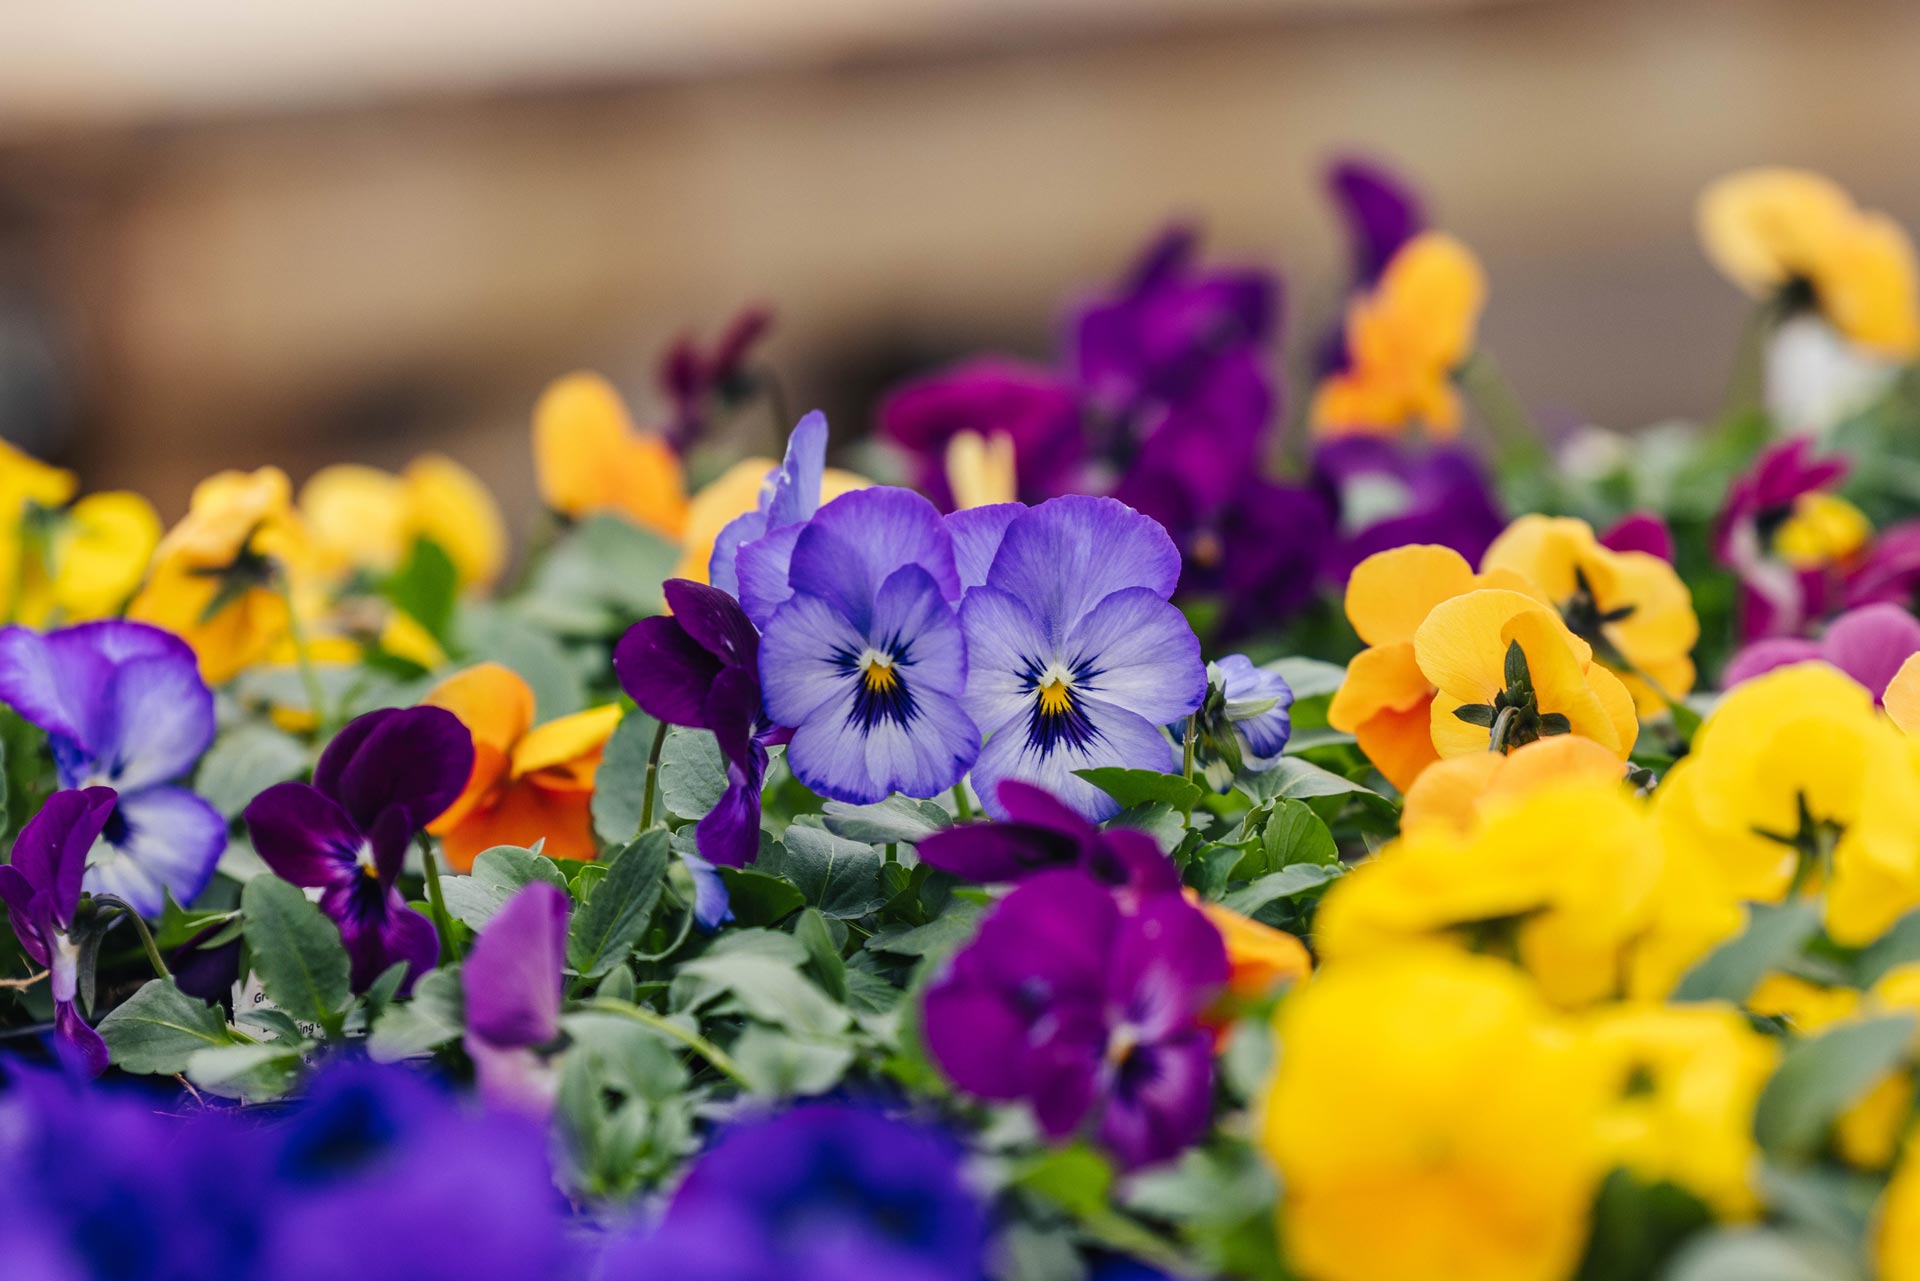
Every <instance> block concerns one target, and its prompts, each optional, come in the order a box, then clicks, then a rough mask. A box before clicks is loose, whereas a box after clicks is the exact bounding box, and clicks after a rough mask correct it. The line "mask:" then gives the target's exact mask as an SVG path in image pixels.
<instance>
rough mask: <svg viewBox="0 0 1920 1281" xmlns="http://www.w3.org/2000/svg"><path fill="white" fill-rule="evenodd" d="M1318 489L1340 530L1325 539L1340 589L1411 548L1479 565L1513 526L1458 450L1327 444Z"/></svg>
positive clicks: (1317, 455) (1317, 468)
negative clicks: (1430, 548) (1381, 555)
mask: <svg viewBox="0 0 1920 1281" xmlns="http://www.w3.org/2000/svg"><path fill="white" fill-rule="evenodd" d="M1313 488H1314V492H1315V493H1316V494H1317V495H1318V496H1319V497H1320V499H1321V502H1322V503H1323V504H1324V509H1325V515H1326V517H1327V518H1328V519H1329V520H1330V521H1331V522H1332V523H1333V524H1334V525H1335V526H1336V527H1337V529H1329V530H1328V531H1327V532H1326V533H1325V534H1322V535H1321V541H1324V542H1327V543H1328V544H1329V545H1328V546H1327V549H1326V556H1325V559H1324V561H1323V564H1324V569H1325V574H1326V577H1327V578H1328V579H1330V580H1332V581H1333V582H1335V583H1344V582H1345V581H1346V579H1347V575H1348V574H1349V573H1351V572H1352V570H1353V567H1354V566H1355V565H1357V564H1359V563H1360V562H1361V561H1363V560H1365V559H1366V558H1367V557H1369V556H1371V555H1373V554H1374V553H1375V552H1381V551H1386V550H1388V549H1390V548H1394V547H1404V546H1405V545H1407V544H1408V543H1436V544H1439V545H1440V546H1443V547H1451V548H1453V549H1454V550H1455V551H1457V552H1459V553H1460V554H1461V555H1462V556H1463V557H1465V558H1466V559H1467V561H1468V562H1469V563H1472V564H1477V563H1478V562H1479V560H1480V557H1481V556H1482V555H1483V554H1484V553H1485V552H1486V549H1487V548H1488V546H1489V545H1491V544H1492V542H1493V540H1494V539H1495V538H1496V537H1498V536H1499V534H1500V531H1501V530H1502V529H1504V528H1505V527H1506V518H1505V517H1504V516H1503V515H1502V514H1501V512H1500V508H1499V504H1498V503H1497V502H1496V501H1495V498H1494V493H1493V486H1492V483H1491V482H1490V480H1489V479H1488V477H1487V474H1486V469H1485V468H1484V467H1482V466H1481V464H1480V462H1479V460H1478V459H1477V458H1475V457H1474V455H1473V454H1472V453H1471V452H1469V451H1468V450H1465V449H1462V448H1458V447H1453V446H1440V447H1431V448H1417V447H1413V446H1410V445H1409V444H1407V443H1406V442H1403V441H1399V440H1388V439H1383V438H1380V437H1374V436H1343V437H1340V438H1338V439H1335V440H1330V441H1325V442H1322V443H1321V444H1319V445H1318V446H1317V447H1316V448H1315V450H1314V456H1313ZM1330 535H1337V536H1334V537H1329V536H1330Z"/></svg>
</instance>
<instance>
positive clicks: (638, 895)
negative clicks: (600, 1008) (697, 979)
mask: <svg viewBox="0 0 1920 1281" xmlns="http://www.w3.org/2000/svg"><path fill="white" fill-rule="evenodd" d="M670 856H671V855H670V853H669V850H668V844H667V834H666V833H665V832H662V831H652V832H648V833H646V834H645V835H644V836H642V837H640V838H639V839H638V840H636V841H634V843H633V844H631V845H629V846H627V847H626V849H625V850H623V851H621V853H620V854H619V856H618V857H617V858H615V859H614V861H613V864H612V866H611V868H610V869H609V870H608V871H607V874H606V876H605V877H604V878H602V879H601V881H600V883H599V884H598V885H597V886H595V887H594V890H593V893H592V896H591V897H589V898H588V899H587V901H586V902H585V904H583V905H582V906H581V908H580V910H579V911H578V912H577V913H575V915H574V918H573V925H572V928H571V929H570V930H569V931H568V934H567V964H568V965H569V966H570V967H572V969H573V970H574V971H575V972H576V973H578V974H579V975H580V977H581V978H583V979H591V978H597V977H599V976H600V975H602V974H605V973H606V972H607V971H608V970H610V969H612V968H613V967H614V966H616V965H619V964H621V963H623V962H624V961H625V960H626V959H627V953H628V952H631V951H632V950H633V945H634V944H635V943H636V942H638V941H639V938H640V935H641V933H642V932H643V931H644V930H645V929H646V928H647V922H648V921H650V920H652V919H653V909H654V908H655V907H656V906H657V905H658V904H659V902H660V893H661V890H662V888H663V887H664V886H665V884H666V876H667V859H668V858H669V857H670Z"/></svg>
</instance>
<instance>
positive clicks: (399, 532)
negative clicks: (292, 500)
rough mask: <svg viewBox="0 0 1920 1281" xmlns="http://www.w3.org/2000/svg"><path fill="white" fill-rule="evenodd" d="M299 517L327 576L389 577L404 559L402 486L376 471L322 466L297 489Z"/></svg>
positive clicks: (349, 465) (346, 465)
mask: <svg viewBox="0 0 1920 1281" xmlns="http://www.w3.org/2000/svg"><path fill="white" fill-rule="evenodd" d="M300 517H301V519H302V520H303V521H304V522H305V524H306V527H307V532H308V534H309V535H310V536H311V538H312V540H313V547H314V552H315V554H316V555H317V556H318V557H319V558H320V565H321V569H322V572H324V573H326V574H327V575H328V576H329V577H335V576H340V575H345V574H349V573H351V572H352V571H354V570H356V569H364V570H368V571H370V572H372V573H376V574H385V573H390V572H392V570H393V569H394V568H395V567H396V566H398V565H399V563H400V560H401V558H402V557H403V556H405V555H406V552H407V542H408V538H407V498H406V486H405V484H403V483H402V482H401V480H400V478H399V477H398V476H393V475H390V474H388V473H387V472H383V471H381V470H380V469H379V468H377V467H362V466H360V465H359V464H358V463H339V464H336V465H334V466H332V467H322V468H321V469H320V470H319V471H317V472H315V473H314V474H313V475H312V476H311V477H309V478H308V480H307V483H306V484H304V485H302V486H301V487H300Z"/></svg>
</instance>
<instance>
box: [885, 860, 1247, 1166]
mask: <svg viewBox="0 0 1920 1281" xmlns="http://www.w3.org/2000/svg"><path fill="white" fill-rule="evenodd" d="M1226 980H1227V954H1226V949H1225V948H1224V946H1223V945H1222V944H1221V941H1220V934H1219V932H1218V931H1217V930H1215V929H1214V927H1213V926H1212V925H1211V924H1209V923H1208V921H1207V918H1206V917H1205V916H1203V915H1202V914H1201V913H1200V911H1199V910H1198V909H1197V908H1195V907H1194V906H1193V905H1191V904H1190V903H1188V902H1187V901H1186V900H1185V899H1183V898H1182V897H1181V896H1180V895H1178V894H1156V895H1151V896H1149V897H1147V898H1145V899H1144V900H1142V901H1140V902H1139V903H1138V904H1137V905H1136V906H1135V907H1134V908H1133V909H1132V910H1128V909H1127V908H1126V907H1124V906H1123V905H1122V903H1121V902H1120V900H1118V899H1117V898H1116V897H1115V896H1114V894H1113V892H1112V891H1111V890H1110V889H1109V888H1108V887H1107V886H1105V885H1103V884H1101V883H1100V882H1099V881H1097V880H1095V879H1093V878H1092V877H1091V876H1088V875H1087V874H1086V873H1085V872H1082V871H1079V870H1077V869H1067V870H1060V871H1051V872H1043V873H1041V874H1040V875H1038V876H1034V877H1031V878H1029V879H1027V880H1025V881H1023V882H1022V883H1021V884H1020V885H1019V886H1018V887H1017V888H1016V889H1014V891H1013V892H1012V893H1011V894H1009V895H1007V897H1006V898H1004V899H1002V900H1001V901H1000V902H999V903H998V904H997V905H995V906H994V908H993V909H992V910H991V911H989V912H988V913H987V915H986V917H985V918H984V919H983V920H982V921H981V923H980V928H979V930H978V932H977V933H976V934H975V935H974V938H973V941H972V942H971V943H969V944H968V945H967V946H966V947H965V948H964V949H962V950H961V951H960V952H959V953H958V954H957V955H955V956H954V958H953V959H952V961H951V962H950V963H949V964H948V966H947V968H946V970H945V972H944V973H943V974H941V976H940V977H939V978H938V979H936V980H935V981H934V983H933V985H932V986H931V987H930V988H928V990H927V994H926V997H925V1005H924V1008H923V1010H922V1015H921V1026H922V1029H923V1033H924V1035H925V1037H926V1043H927V1049H928V1052H929V1053H930V1054H931V1055H932V1056H933V1060H934V1062H936V1063H938V1064H939V1065H940V1068H941V1070H942V1071H944V1072H945V1073H946V1075H947V1077H948V1079H949V1080H951V1081H952V1082H953V1083H954V1084H955V1085H957V1086H958V1087H960V1088H961V1089H962V1090H965V1091H966V1092H967V1093H969V1094H973V1095H977V1096H979V1097H980V1098H985V1099H994V1100H1000V1101H1007V1102H1012V1101H1025V1102H1026V1103H1028V1104H1029V1105H1030V1106H1031V1107H1032V1108H1033V1112H1034V1116H1035V1119H1036V1120H1038V1121H1039V1123H1040V1127H1041V1129H1042V1130H1044V1131H1045V1132H1046V1133H1047V1134H1048V1135H1049V1136H1050V1137H1052V1138H1055V1139H1059V1138H1064V1137H1066V1136H1067V1135H1070V1134H1073V1133H1075V1132H1077V1131H1082V1130H1086V1131H1090V1132H1091V1133H1092V1135H1093V1136H1094V1137H1095V1138H1096V1139H1097V1140H1098V1141H1099V1143H1100V1144H1101V1146H1102V1147H1104V1148H1106V1149H1107V1150H1108V1151H1110V1152H1111V1153H1113V1155H1114V1157H1115V1158H1116V1159H1117V1160H1118V1161H1119V1162H1120V1163H1121V1165H1123V1166H1125V1167H1127V1168H1130V1169H1131V1168H1136V1167H1139V1166H1144V1165H1151V1164H1154V1163H1155V1162H1159V1161H1164V1160H1167V1159H1168V1158H1170V1157H1173V1156H1176V1155H1178V1154H1179V1153H1180V1152H1181V1151H1182V1150H1184V1149H1185V1148H1187V1147H1188V1146H1190V1145H1192V1144H1193V1143H1195V1142H1197V1141H1198V1140H1199V1139H1200V1137H1201V1135H1202V1134H1204V1133H1205V1131H1206V1125H1207V1119H1208V1116H1209V1115H1210V1113H1211V1111H1212V1099H1213V1037H1212V1035H1211V1033H1210V1032H1209V1031H1208V1030H1207V1029H1205V1028H1204V1027H1203V1026H1202V1025H1201V1023H1200V1015H1201V1014H1202V1013H1203V1012H1204V1011H1205V1010H1206V1009H1207V1007H1208V1006H1209V1005H1210V1004H1211V1003H1212V1001H1213V999H1214V997H1215V996H1216V995H1217V994H1218V993H1219V991H1220V990H1221V988H1222V986H1223V985H1224V984H1225V983H1226Z"/></svg>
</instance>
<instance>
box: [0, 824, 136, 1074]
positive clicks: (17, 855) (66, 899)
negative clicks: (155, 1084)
mask: <svg viewBox="0 0 1920 1281" xmlns="http://www.w3.org/2000/svg"><path fill="white" fill-rule="evenodd" d="M117 799H118V798H117V797H116V796H115V795H114V791H113V789H112V788H110V787H87V788H79V789H69V790H67V791H61V792H55V793H54V794H53V795H52V796H49V797H48V798H47V802H46V804H45V805H42V806H41V807H40V812H39V813H38V814H35V815H34V816H33V817H32V818H31V819H28V820H27V823H26V825H25V826H23V827H22V828H21V829H20V835H19V837H18V838H17V839H16V840H15V841H14V843H13V857H12V861H11V862H9V863H8V864H7V865H6V866H5V867H0V903H5V904H6V908H7V918H8V920H9V921H10V922H11V923H12V925H13V932H14V935H15V937H17V938H18V939H19V940H20V946H21V948H22V950H24V951H25V952H26V954H27V956H28V957H29V958H31V959H32V961H33V962H34V964H36V965H39V966H41V967H42V968H44V969H46V970H48V971H49V972H50V973H49V978H48V986H49V987H50V988H51V989H52V995H53V1011H54V1012H53V1027H54V1036H55V1038H56V1039H57V1040H58V1041H59V1043H60V1045H61V1046H62V1048H63V1050H64V1051H65V1052H66V1053H67V1054H68V1056H69V1057H70V1058H72V1059H73V1060H74V1061H75V1062H76V1063H77V1064H78V1065H79V1066H80V1067H82V1068H84V1069H85V1070H86V1071H87V1072H88V1073H89V1074H90V1075H93V1076H98V1075H100V1073H102V1072H104V1071H106V1070H107V1044H106V1042H105V1041H102V1040H101V1039H100V1034H99V1033H98V1032H96V1031H94V1030H93V1029H92V1028H91V1027H89V1026H87V1021H86V1019H85V1018H84V1017H82V1015H81V1013H80V1005H79V1000H80V956H79V950H78V948H76V947H75V946H74V944H73V942H72V941H71V935H72V933H73V918H74V913H75V911H76V909H78V908H79V906H80V886H81V879H82V876H83V874H84V873H85V871H86V867H87V852H88V851H89V850H91V849H92V848H93V844H94V842H95V841H97V840H98V839H99V838H100V832H101V829H102V828H104V827H105V826H106V825H107V822H108V820H109V819H110V818H111V817H112V815H113V807H114V803H115V802H116V800H117Z"/></svg>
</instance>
